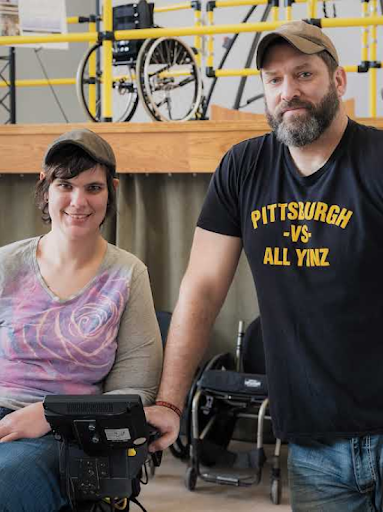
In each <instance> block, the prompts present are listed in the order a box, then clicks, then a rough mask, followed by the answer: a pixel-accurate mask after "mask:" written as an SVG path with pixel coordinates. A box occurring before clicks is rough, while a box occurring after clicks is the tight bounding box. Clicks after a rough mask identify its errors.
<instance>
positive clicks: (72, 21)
mask: <svg viewBox="0 0 383 512" xmlns="http://www.w3.org/2000/svg"><path fill="white" fill-rule="evenodd" d="M78 20H79V16H71V17H69V18H67V19H66V22H67V23H68V24H69V25H71V24H75V23H79V21H78Z"/></svg>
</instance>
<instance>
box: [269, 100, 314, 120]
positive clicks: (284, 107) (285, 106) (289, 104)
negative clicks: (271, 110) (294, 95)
mask: <svg viewBox="0 0 383 512" xmlns="http://www.w3.org/2000/svg"><path fill="white" fill-rule="evenodd" d="M292 108H305V109H307V110H308V111H310V112H311V111H312V110H313V105H312V104H311V103H309V102H307V101H300V100H296V99H292V100H291V101H284V102H283V103H282V104H281V105H279V107H278V108H277V111H276V115H277V117H278V118H280V119H282V116H283V114H284V113H285V112H287V111H288V110H291V109H292Z"/></svg>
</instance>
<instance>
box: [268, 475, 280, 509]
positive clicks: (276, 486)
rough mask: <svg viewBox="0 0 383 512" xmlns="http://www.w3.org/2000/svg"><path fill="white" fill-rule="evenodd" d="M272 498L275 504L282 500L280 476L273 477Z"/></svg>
mask: <svg viewBox="0 0 383 512" xmlns="http://www.w3.org/2000/svg"><path fill="white" fill-rule="evenodd" d="M270 499H271V502H272V503H273V504H274V505H280V503H281V500H282V482H281V479H280V478H272V479H271V487H270Z"/></svg>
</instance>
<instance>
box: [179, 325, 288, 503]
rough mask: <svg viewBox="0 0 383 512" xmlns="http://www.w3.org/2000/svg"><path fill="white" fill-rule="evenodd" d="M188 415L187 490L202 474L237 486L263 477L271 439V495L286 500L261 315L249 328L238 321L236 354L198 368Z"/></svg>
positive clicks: (184, 449) (182, 452)
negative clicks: (271, 407)
mask: <svg viewBox="0 0 383 512" xmlns="http://www.w3.org/2000/svg"><path fill="white" fill-rule="evenodd" d="M185 415H186V421H185V422H184V428H185V430H184V434H185V435H184V440H185V441H184V442H183V444H182V446H181V448H182V449H181V448H179V447H178V450H177V453H176V456H179V457H180V458H186V454H187V453H189V462H188V468H187V470H186V474H185V486H186V488H187V489H188V490H190V491H193V490H194V489H195V488H196V484H197V480H198V478H200V479H202V480H204V481H206V482H212V483H218V484H226V485H234V486H238V487H239V486H251V485H256V484H258V483H260V481H261V478H262V469H263V466H264V464H265V462H266V460H267V459H266V455H265V450H264V441H267V442H268V444H273V445H274V452H273V456H272V465H271V484H270V499H271V501H272V502H273V503H274V504H276V505H277V504H279V503H280V502H281V495H282V481H281V469H280V449H281V441H280V440H279V439H275V437H274V435H273V434H272V428H271V417H270V412H269V399H268V392H267V378H266V371H265V361H264V352H263V343H262V331H261V321H260V318H259V317H258V318H257V319H255V320H254V321H253V322H252V323H251V324H250V325H249V327H248V328H247V330H246V332H245V333H244V331H243V322H239V328H238V337H237V351H236V357H233V356H232V354H230V353H225V354H218V355H216V356H214V357H213V358H212V359H211V360H210V361H208V362H207V363H206V364H205V366H204V367H203V368H202V369H201V370H200V371H199V374H198V376H197V377H196V379H195V381H194V383H193V386H192V388H191V390H190V393H189V397H188V399H187V406H186V410H185ZM246 424H247V427H248V429H249V427H250V437H249V438H248V439H246V441H250V443H243V442H242V441H243V437H244V435H243V433H241V426H242V429H245V430H246V428H245V426H246ZM238 427H239V428H238ZM245 437H246V436H245ZM236 441H239V442H236ZM239 445H241V446H239ZM243 446H245V447H246V448H245V449H243Z"/></svg>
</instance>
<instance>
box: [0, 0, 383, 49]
mask: <svg viewBox="0 0 383 512" xmlns="http://www.w3.org/2000/svg"><path fill="white" fill-rule="evenodd" d="M104 1H107V0H104ZM284 23H286V21H285V20H281V21H274V22H268V21H265V22H258V23H239V24H234V25H214V26H203V27H194V26H191V27H175V28H147V29H145V28H144V29H140V30H116V31H115V33H114V34H115V38H116V40H118V41H120V40H123V39H130V40H135V39H147V38H157V37H164V36H165V37H172V36H180V37H182V36H194V35H211V34H228V33H229V34H230V33H232V34H239V33H242V32H267V31H270V30H274V29H275V28H277V27H280V26H281V25H282V24H284ZM321 23H322V27H323V28H333V27H364V26H367V25H372V26H376V25H383V16H372V17H370V18H368V19H363V18H343V19H340V18H322V20H321ZM97 40H98V34H97V32H84V33H82V32H79V33H77V34H50V35H48V36H1V37H0V46H1V45H3V46H4V45H9V46H16V45H18V44H31V43H65V42H68V43H86V42H92V41H93V42H96V41H97Z"/></svg>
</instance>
